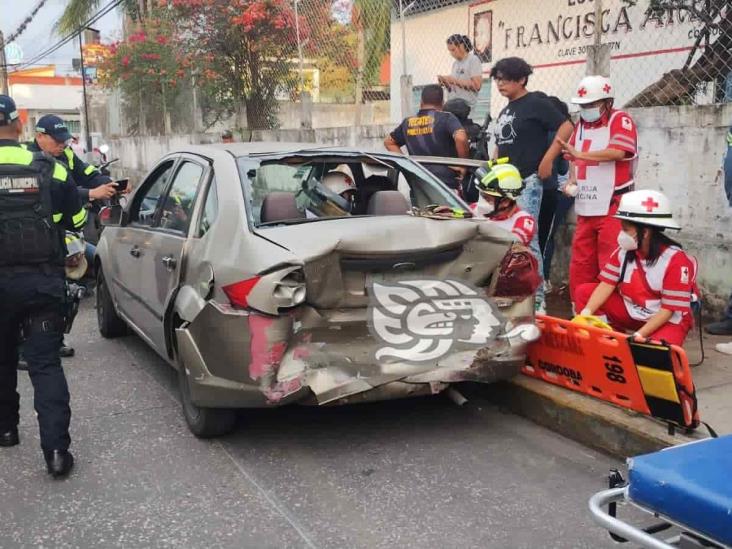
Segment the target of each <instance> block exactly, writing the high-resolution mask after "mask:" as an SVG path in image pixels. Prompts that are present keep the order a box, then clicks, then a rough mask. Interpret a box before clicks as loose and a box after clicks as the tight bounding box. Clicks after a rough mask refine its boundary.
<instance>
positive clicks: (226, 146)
mask: <svg viewBox="0 0 732 549" xmlns="http://www.w3.org/2000/svg"><path fill="white" fill-rule="evenodd" d="M288 152H292V153H295V152H311V153H318V152H328V153H333V154H359V153H367V154H375V155H379V156H394V154H393V153H390V152H389V151H385V150H383V149H382V150H380V151H376V150H373V149H369V148H361V149H358V148H354V147H342V146H328V145H319V144H317V143H297V142H282V141H254V142H249V143H213V144H209V145H189V146H186V147H185V148H183V147H180V148H178V149H177V150H175V151H171V153H172V154H179V153H193V154H199V155H201V156H205V157H209V158H215V157H217V156H219V155H221V154H222V153H230V154H232V155H233V156H236V157H237V158H238V157H241V156H248V155H252V154H256V155H260V154H269V153H271V154H274V155H280V154H286V153H288ZM402 158H404V157H402Z"/></svg>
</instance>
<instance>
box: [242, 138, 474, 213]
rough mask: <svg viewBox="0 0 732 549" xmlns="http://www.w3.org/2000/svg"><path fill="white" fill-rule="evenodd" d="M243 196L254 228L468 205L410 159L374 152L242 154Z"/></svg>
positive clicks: (460, 207) (461, 207)
mask: <svg viewBox="0 0 732 549" xmlns="http://www.w3.org/2000/svg"><path fill="white" fill-rule="evenodd" d="M238 165H239V170H240V173H241V180H242V184H243V190H244V196H245V197H246V200H247V202H248V206H249V211H250V215H251V216H252V218H253V222H254V225H255V226H267V225H282V224H294V223H308V222H311V221H317V220H324V219H332V218H342V217H354V216H371V215H398V214H406V213H407V212H409V211H411V209H412V208H413V207H416V208H424V207H426V206H429V205H433V204H437V205H440V206H449V207H451V208H458V209H461V210H464V209H466V208H467V207H466V205H465V204H464V203H463V202H461V201H460V199H459V198H458V197H457V196H456V195H455V194H454V193H453V192H452V191H450V189H448V188H447V187H445V186H444V185H443V184H442V183H441V182H440V181H439V180H437V179H436V178H435V176H433V175H432V174H431V173H430V172H429V171H427V170H426V169H425V168H423V167H422V166H420V165H419V164H417V163H416V162H412V161H410V160H408V159H407V158H394V157H391V156H380V155H370V154H363V155H358V154H353V155H337V154H330V153H329V154H323V155H314V154H307V153H300V154H298V153H293V155H292V156H286V155H278V156H277V157H251V156H249V157H241V158H239V159H238Z"/></svg>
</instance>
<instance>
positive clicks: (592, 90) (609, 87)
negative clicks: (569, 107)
mask: <svg viewBox="0 0 732 549" xmlns="http://www.w3.org/2000/svg"><path fill="white" fill-rule="evenodd" d="M613 97H615V88H613V84H612V82H610V79H609V78H605V77H604V76H585V77H584V78H583V79H582V80H580V83H579V85H578V86H577V92H576V95H575V97H573V98H572V103H574V104H575V105H587V104H588V103H594V102H595V101H599V100H600V99H612V98H613Z"/></svg>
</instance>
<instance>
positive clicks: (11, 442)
mask: <svg viewBox="0 0 732 549" xmlns="http://www.w3.org/2000/svg"><path fill="white" fill-rule="evenodd" d="M17 444H20V437H19V436H18V429H10V431H7V432H5V433H0V446H3V447H5V448H9V447H10V446H15V445H17Z"/></svg>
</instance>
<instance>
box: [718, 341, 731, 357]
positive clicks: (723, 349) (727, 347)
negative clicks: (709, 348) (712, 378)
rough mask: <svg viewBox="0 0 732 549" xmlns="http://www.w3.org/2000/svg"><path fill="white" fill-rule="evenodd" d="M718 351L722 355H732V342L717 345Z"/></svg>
mask: <svg viewBox="0 0 732 549" xmlns="http://www.w3.org/2000/svg"><path fill="white" fill-rule="evenodd" d="M715 349H717V351H719V352H720V353H724V354H725V355H732V341H730V342H729V343H717V346H716V347H715Z"/></svg>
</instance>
